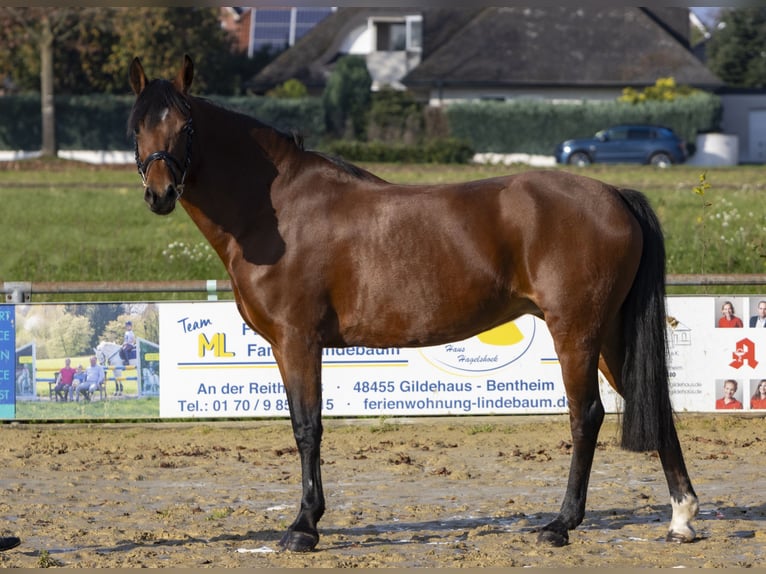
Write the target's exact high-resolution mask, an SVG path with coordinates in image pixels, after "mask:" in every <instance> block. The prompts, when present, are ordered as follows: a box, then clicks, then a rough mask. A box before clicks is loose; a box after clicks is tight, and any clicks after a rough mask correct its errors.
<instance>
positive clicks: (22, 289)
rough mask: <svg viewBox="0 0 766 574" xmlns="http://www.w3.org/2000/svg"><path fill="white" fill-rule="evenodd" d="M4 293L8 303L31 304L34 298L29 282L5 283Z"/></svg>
mask: <svg viewBox="0 0 766 574" xmlns="http://www.w3.org/2000/svg"><path fill="white" fill-rule="evenodd" d="M3 292H4V293H5V302H6V303H29V301H30V300H31V298H32V283H30V282H29V281H4V282H3Z"/></svg>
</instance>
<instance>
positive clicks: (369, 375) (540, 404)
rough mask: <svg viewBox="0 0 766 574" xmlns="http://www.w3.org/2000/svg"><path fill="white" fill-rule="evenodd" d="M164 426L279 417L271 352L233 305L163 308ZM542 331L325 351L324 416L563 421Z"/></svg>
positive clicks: (529, 327)
mask: <svg viewBox="0 0 766 574" xmlns="http://www.w3.org/2000/svg"><path fill="white" fill-rule="evenodd" d="M160 339H161V341H163V343H162V351H161V353H162V364H161V367H160V369H161V370H160V379H161V380H163V381H168V380H172V381H174V382H173V384H172V385H163V386H162V390H161V393H160V415H161V416H163V417H197V416H199V417H239V416H270V417H273V416H275V415H277V416H278V415H287V414H288V413H287V410H288V406H287V400H286V397H285V392H284V387H283V386H282V382H281V377H280V373H279V370H278V368H277V364H276V361H275V360H274V356H273V354H272V350H271V347H270V346H269V345H268V343H267V342H266V341H265V340H264V339H263V338H262V337H260V336H259V335H257V334H256V333H254V332H253V331H252V330H250V329H249V328H248V327H247V325H245V324H244V322H243V321H242V319H241V318H240V316H239V314H238V313H237V310H236V306H235V304H234V303H233V302H216V303H195V304H193V305H180V304H167V305H161V312H160ZM552 349H553V345H552V342H551V339H550V335H549V333H548V331H547V329H546V328H545V324H544V323H542V322H541V321H539V320H538V319H535V318H534V317H531V316H525V317H522V318H520V319H518V320H517V321H515V322H513V323H509V324H506V325H503V326H502V327H499V328H497V329H494V330H492V331H488V332H486V333H483V334H481V335H479V336H478V337H473V338H471V339H468V340H466V341H461V342H458V343H452V344H448V345H441V346H437V347H425V348H416V349H415V348H413V349H409V348H390V349H369V348H365V347H349V348H343V349H325V350H324V353H323V369H322V372H323V380H324V382H323V386H322V388H323V411H324V413H325V414H327V415H339V416H355V415H356V416H359V415H362V416H380V415H437V414H487V413H508V414H513V413H556V412H565V411H566V408H567V402H566V397H565V395H564V390H563V385H562V384H561V381H560V379H561V374H560V369H559V366H558V361H557V359H556V356H555V354H554V353H553V350H552Z"/></svg>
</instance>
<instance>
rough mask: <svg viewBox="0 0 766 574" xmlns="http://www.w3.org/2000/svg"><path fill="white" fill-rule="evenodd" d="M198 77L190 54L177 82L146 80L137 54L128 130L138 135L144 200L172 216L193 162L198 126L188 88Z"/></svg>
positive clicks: (131, 81)
mask: <svg viewBox="0 0 766 574" xmlns="http://www.w3.org/2000/svg"><path fill="white" fill-rule="evenodd" d="M193 77H194V66H193V64H192V61H191V58H190V57H189V56H188V55H187V56H185V57H184V63H183V66H182V67H181V70H180V71H179V73H178V75H177V76H176V78H175V79H174V80H173V81H172V82H171V81H167V80H151V81H147V79H146V74H145V73H144V68H143V66H142V65H141V61H140V60H139V59H138V58H135V59H134V60H133V62H132V63H131V65H130V85H131V88H132V89H133V92H134V93H135V94H136V101H135V103H134V105H133V109H132V110H131V113H130V118H129V120H128V131H129V132H132V134H133V139H134V144H135V156H136V166H137V168H138V173H139V175H140V176H141V179H142V181H143V184H144V201H146V203H147V205H148V206H149V208H150V209H151V210H152V211H153V212H154V213H157V214H159V215H167V214H169V213H170V212H172V211H173V209H174V208H175V205H176V201H177V200H178V199H179V198H180V197H181V194H182V193H183V191H184V185H185V182H186V175H187V173H188V171H189V165H190V164H191V150H192V134H193V132H194V130H193V128H192V118H191V109H190V104H189V97H188V91H189V86H190V85H191V82H192V78H193ZM142 158H143V159H142Z"/></svg>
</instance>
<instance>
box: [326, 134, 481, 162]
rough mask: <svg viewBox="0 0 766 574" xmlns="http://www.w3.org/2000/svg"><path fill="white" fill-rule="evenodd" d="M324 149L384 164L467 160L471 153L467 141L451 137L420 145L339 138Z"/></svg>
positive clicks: (352, 157) (354, 159) (469, 158)
mask: <svg viewBox="0 0 766 574" xmlns="http://www.w3.org/2000/svg"><path fill="white" fill-rule="evenodd" d="M325 150H326V151H328V152H329V153H332V154H335V155H339V156H341V157H343V158H344V159H346V160H348V161H366V162H383V163H468V162H469V161H470V160H471V158H473V155H474V151H473V148H472V147H471V146H470V145H469V144H468V143H466V142H465V141H461V140H457V139H453V138H449V139H439V140H429V141H427V142H424V143H423V144H420V145H408V144H386V143H383V142H379V141H376V142H358V141H349V140H339V141H334V142H331V143H329V144H327V145H326V146H325Z"/></svg>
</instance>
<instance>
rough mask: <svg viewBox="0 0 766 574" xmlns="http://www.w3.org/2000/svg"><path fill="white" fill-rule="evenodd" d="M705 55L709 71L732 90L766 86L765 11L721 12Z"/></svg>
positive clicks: (740, 10) (732, 9) (753, 9)
mask: <svg viewBox="0 0 766 574" xmlns="http://www.w3.org/2000/svg"><path fill="white" fill-rule="evenodd" d="M706 51H707V65H708V67H709V68H710V70H711V71H712V72H714V73H715V74H717V75H718V77H720V78H721V79H722V80H723V81H724V82H726V83H727V84H729V85H730V86H737V87H746V88H762V87H764V86H766V7H753V8H729V9H726V10H724V11H722V13H721V19H720V23H719V25H718V28H717V30H716V32H715V33H714V34H713V37H712V38H711V39H710V42H709V43H708V45H707V49H706Z"/></svg>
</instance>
